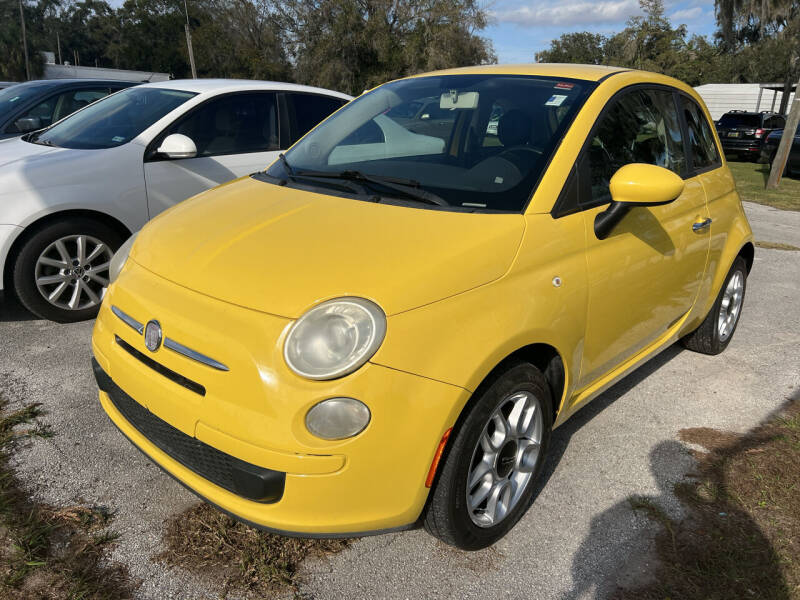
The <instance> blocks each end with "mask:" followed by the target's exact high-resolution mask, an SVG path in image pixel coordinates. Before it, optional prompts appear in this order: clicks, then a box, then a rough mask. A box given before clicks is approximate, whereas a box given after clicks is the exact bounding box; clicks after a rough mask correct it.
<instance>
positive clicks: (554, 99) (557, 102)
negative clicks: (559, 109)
mask: <svg viewBox="0 0 800 600" xmlns="http://www.w3.org/2000/svg"><path fill="white" fill-rule="evenodd" d="M566 99H567V97H566V96H562V95H560V94H555V95H553V96H550V100H548V101H547V102H545V103H544V105H545V106H561V105H562V104H563V103H564V100H566Z"/></svg>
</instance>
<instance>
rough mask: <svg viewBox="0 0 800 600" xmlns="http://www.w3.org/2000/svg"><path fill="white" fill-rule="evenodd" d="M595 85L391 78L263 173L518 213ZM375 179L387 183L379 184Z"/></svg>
mask: <svg viewBox="0 0 800 600" xmlns="http://www.w3.org/2000/svg"><path fill="white" fill-rule="evenodd" d="M594 87H595V84H594V83H591V82H586V81H577V80H566V79H554V78H545V77H532V76H514V75H493V74H489V75H442V76H431V77H418V78H411V79H405V80H401V81H395V82H392V83H388V84H385V85H383V86H380V87H379V88H376V89H375V90H373V91H372V92H369V93H367V94H364V95H362V96H361V97H359V98H357V99H356V100H354V101H352V102H350V104H348V105H347V106H345V107H344V108H342V109H341V110H340V111H338V112H337V113H335V114H334V115H333V116H332V117H331V118H329V119H328V120H327V121H325V122H324V123H323V124H322V125H320V126H319V127H317V128H316V129H314V130H312V131H311V133H309V134H308V135H306V137H305V138H303V139H302V140H301V141H300V142H298V143H297V144H296V145H295V146H293V147H292V149H291V150H289V151H288V152H287V153H286V155H285V159H286V160H282V161H278V162H276V163H275V164H274V165H272V166H271V167H270V169H269V170H268V171H267V178H265V180H268V181H269V179H270V178H271V179H272V181H273V182H281V183H286V184H288V185H299V186H309V185H312V186H315V187H317V188H318V189H317V190H315V191H320V192H323V193H328V194H334V195H345V196H347V195H348V192H350V194H349V195H353V190H356V193H355V197H356V198H358V197H359V193H358V190H359V189H360V190H361V192H362V193H361V194H360V195H361V196H363V195H366V196H367V198H369V199H371V200H373V201H375V200H380V201H384V200H391V199H393V198H394V199H398V198H399V199H402V200H403V201H405V202H408V201H411V202H419V201H424V202H425V203H426V204H437V205H439V207H440V208H444V209H448V210H472V211H504V212H508V211H512V212H521V211H522V210H524V208H525V206H526V205H527V203H528V200H529V199H530V197H531V195H532V193H533V190H534V188H535V186H536V185H537V183H538V180H539V178H540V176H541V174H542V173H543V171H544V169H545V168H546V166H547V164H548V162H549V160H550V157H551V156H552V154H553V152H554V151H555V149H556V147H557V146H558V143H559V142H560V140H561V138H562V137H563V135H564V132H565V131H566V129H567V127H569V125H570V123H571V122H572V119H573V117H574V116H575V114H576V113H577V111H578V110H579V109H580V107H581V106H582V105H583V103H584V101H585V100H586V98H587V96H588V95H589V93H590V92H591V91H592V90H593V89H594ZM381 181H383V182H387V183H386V185H385V186H381Z"/></svg>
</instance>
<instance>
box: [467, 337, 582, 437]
mask: <svg viewBox="0 0 800 600" xmlns="http://www.w3.org/2000/svg"><path fill="white" fill-rule="evenodd" d="M518 362H526V363H530V364H531V365H533V366H534V367H536V368H537V369H538V370H539V371H541V373H542V375H544V378H545V379H546V380H547V384H548V386H549V388H550V395H551V398H552V401H553V407H552V408H553V414H552V418H553V422H555V420H556V417H557V416H558V414H559V412H560V410H561V407H562V405H563V403H564V396H565V390H566V388H567V367H566V366H565V364H564V360H563V358H562V356H561V353H560V352H559V351H558V349H557V348H556V347H555V346H552V345H550V344H548V343H543V342H537V343H531V344H527V345H525V346H522V347H520V348H517V349H516V350H514V351H513V352H511V353H509V354H508V355H506V356H505V357H504V358H503V359H502V360H500V361H499V362H498V363H497V364H496V365H495V366H494V367H492V369H491V370H490V371H489V372H488V373H487V374H486V375H485V376H484V377H483V379H482V380H481V383H480V384H479V385H478V386H477V387H476V388H475V391H474V392H473V394H472V395H471V396H470V398H469V400H468V401H467V403H466V404H465V405H464V406H463V407H462V409H461V411H460V413H459V415H458V418H457V419H456V422H455V425H454V426H453V430H454V431H455V430H457V429H458V427H459V425H460V424H461V423H462V422H463V420H464V418H465V417H466V415H467V414H468V413H469V410H470V408H471V407H472V405H473V404H474V402H475V400H476V398H478V397H479V396H480V395H481V393H482V392H483V391H484V390H485V389H486V387H487V386H489V385H491V384H492V383H493V382H494V381H495V379H496V378H497V377H498V376H499V375H500V374H501V373H503V372H504V371H505V370H506V369H508V367H509V366H511V365H513V364H515V363H518Z"/></svg>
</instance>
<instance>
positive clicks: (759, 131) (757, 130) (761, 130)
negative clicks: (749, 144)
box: [756, 127, 764, 139]
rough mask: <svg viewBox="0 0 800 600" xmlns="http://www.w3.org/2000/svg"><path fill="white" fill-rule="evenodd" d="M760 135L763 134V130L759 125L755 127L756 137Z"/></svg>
mask: <svg viewBox="0 0 800 600" xmlns="http://www.w3.org/2000/svg"><path fill="white" fill-rule="evenodd" d="M762 135H764V130H763V129H761V128H760V127H759V128H758V129H756V139H759V138H760V137H761V136H762Z"/></svg>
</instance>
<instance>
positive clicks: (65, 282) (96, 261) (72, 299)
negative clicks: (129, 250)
mask: <svg viewBox="0 0 800 600" xmlns="http://www.w3.org/2000/svg"><path fill="white" fill-rule="evenodd" d="M113 254H114V252H113V251H112V250H111V248H110V247H109V246H108V244H106V243H105V242H103V241H101V240H99V239H97V238H95V237H92V236H89V235H68V236H65V237H62V238H59V239H57V240H56V241H54V242H53V243H52V244H50V245H49V246H47V248H45V249H44V251H43V252H42V253H41V254H40V255H39V258H38V259H37V260H36V271H35V275H34V276H35V278H36V287H37V288H38V289H39V292H40V293H41V294H42V296H43V297H44V298H45V300H47V301H48V302H49V303H50V304H52V305H53V306H55V307H57V308H60V309H62V310H83V309H86V308H92V307H94V306H97V305H98V304H100V302H101V301H102V298H103V294H104V288H105V287H106V286H107V285H108V266H109V264H110V261H111V257H112V256H113Z"/></svg>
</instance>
